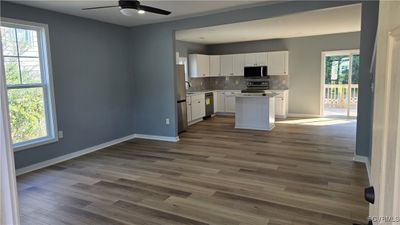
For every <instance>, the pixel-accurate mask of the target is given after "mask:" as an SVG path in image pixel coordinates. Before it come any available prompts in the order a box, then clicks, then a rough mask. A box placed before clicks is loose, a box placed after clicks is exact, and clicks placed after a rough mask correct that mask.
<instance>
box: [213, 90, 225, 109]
mask: <svg viewBox="0 0 400 225" xmlns="http://www.w3.org/2000/svg"><path fill="white" fill-rule="evenodd" d="M216 96H217V101H216V104H217V106H216V107H214V109H216V112H225V93H224V92H222V91H218V92H217V95H216Z"/></svg>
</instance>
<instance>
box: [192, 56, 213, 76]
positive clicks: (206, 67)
mask: <svg viewBox="0 0 400 225" xmlns="http://www.w3.org/2000/svg"><path fill="white" fill-rule="evenodd" d="M189 73H190V76H191V77H194V78H196V77H208V76H209V75H210V57H209V56H208V55H201V54H191V55H189Z"/></svg>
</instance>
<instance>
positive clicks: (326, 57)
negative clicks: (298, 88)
mask: <svg viewBox="0 0 400 225" xmlns="http://www.w3.org/2000/svg"><path fill="white" fill-rule="evenodd" d="M359 65H360V51H359V50H343V51H331V52H323V53H322V87H321V89H322V99H321V109H322V113H321V114H322V115H323V116H327V117H350V118H356V117H357V104H358V82H359Z"/></svg>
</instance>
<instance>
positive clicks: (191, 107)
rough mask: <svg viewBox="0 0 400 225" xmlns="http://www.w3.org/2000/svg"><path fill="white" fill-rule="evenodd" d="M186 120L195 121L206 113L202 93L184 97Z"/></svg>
mask: <svg viewBox="0 0 400 225" xmlns="http://www.w3.org/2000/svg"><path fill="white" fill-rule="evenodd" d="M186 101H187V103H186V104H187V114H188V121H189V122H191V121H195V120H198V119H201V118H203V117H204V116H205V115H206V107H205V96H204V94H196V95H190V96H187V97H186Z"/></svg>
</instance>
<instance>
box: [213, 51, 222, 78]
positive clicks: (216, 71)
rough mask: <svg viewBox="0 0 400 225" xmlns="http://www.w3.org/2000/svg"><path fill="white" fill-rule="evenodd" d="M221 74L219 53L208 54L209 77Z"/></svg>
mask: <svg viewBox="0 0 400 225" xmlns="http://www.w3.org/2000/svg"><path fill="white" fill-rule="evenodd" d="M217 76H221V63H220V56H219V55H210V77H217Z"/></svg>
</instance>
